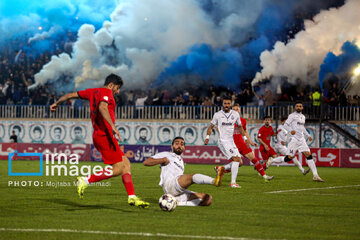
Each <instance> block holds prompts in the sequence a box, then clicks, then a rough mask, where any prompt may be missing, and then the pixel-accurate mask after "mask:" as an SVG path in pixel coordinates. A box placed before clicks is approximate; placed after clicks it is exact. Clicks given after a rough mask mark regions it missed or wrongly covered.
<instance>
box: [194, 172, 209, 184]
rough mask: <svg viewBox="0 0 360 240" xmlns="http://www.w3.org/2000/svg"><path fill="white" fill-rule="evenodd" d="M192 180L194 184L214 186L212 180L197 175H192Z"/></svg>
mask: <svg viewBox="0 0 360 240" xmlns="http://www.w3.org/2000/svg"><path fill="white" fill-rule="evenodd" d="M192 180H193V182H194V183H196V184H214V178H212V177H209V176H206V175H203V174H199V173H197V174H194V175H193V177H192Z"/></svg>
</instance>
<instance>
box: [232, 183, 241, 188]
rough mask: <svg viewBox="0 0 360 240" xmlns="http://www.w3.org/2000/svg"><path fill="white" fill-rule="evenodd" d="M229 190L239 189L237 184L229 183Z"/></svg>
mask: <svg viewBox="0 0 360 240" xmlns="http://www.w3.org/2000/svg"><path fill="white" fill-rule="evenodd" d="M230 187H231V188H241V186H239V185H238V184H237V183H230Z"/></svg>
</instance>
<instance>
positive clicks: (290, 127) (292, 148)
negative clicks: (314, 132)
mask: <svg viewBox="0 0 360 240" xmlns="http://www.w3.org/2000/svg"><path fill="white" fill-rule="evenodd" d="M303 108H304V107H303V104H302V102H300V101H298V102H296V103H295V112H293V113H291V114H290V115H289V117H288V119H287V120H286V122H285V124H284V128H285V129H286V130H287V131H288V132H290V141H289V144H288V153H287V156H286V157H285V160H284V161H285V162H288V161H290V160H292V159H293V158H294V157H295V154H296V152H297V151H299V152H301V153H302V154H304V156H305V157H306V163H307V164H308V166H309V168H310V169H311V171H312V173H313V176H314V177H313V180H314V181H316V182H324V181H323V180H322V179H321V178H320V176H319V174H318V172H317V169H316V165H315V162H314V160H313V157H312V155H311V153H310V148H309V146H308V145H307V143H306V139H305V138H307V139H309V141H312V137H311V136H310V134H309V133H308V132H307V131H306V129H305V116H304V115H303V114H302V110H303Z"/></svg>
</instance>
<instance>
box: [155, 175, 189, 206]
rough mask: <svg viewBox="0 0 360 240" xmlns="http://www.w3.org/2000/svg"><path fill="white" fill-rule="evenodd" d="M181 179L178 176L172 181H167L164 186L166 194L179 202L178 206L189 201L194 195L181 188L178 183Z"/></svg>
mask: <svg viewBox="0 0 360 240" xmlns="http://www.w3.org/2000/svg"><path fill="white" fill-rule="evenodd" d="M179 177H180V176H177V177H174V178H172V179H169V180H166V181H165V182H164V184H163V186H162V187H163V190H164V193H166V194H171V195H173V196H174V197H175V198H176V200H177V201H178V204H180V203H182V202H186V201H187V200H188V199H189V197H190V195H191V194H192V193H194V192H192V191H189V190H187V189H185V188H182V187H181V186H180V184H179V181H178V178H179Z"/></svg>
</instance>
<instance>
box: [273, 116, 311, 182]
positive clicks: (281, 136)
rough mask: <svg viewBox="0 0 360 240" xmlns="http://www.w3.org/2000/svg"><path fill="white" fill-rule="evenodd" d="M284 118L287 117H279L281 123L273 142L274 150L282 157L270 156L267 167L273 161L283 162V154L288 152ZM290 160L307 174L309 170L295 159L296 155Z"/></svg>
mask: <svg viewBox="0 0 360 240" xmlns="http://www.w3.org/2000/svg"><path fill="white" fill-rule="evenodd" d="M286 119H287V117H282V118H281V125H280V126H279V127H278V130H277V134H276V138H277V142H276V144H275V151H276V152H277V153H278V154H279V155H282V157H277V158H274V159H272V158H270V159H269V160H268V161H267V163H266V167H267V168H268V167H269V166H270V165H271V164H272V163H274V162H277V163H281V162H285V156H286V155H287V154H288V148H287V147H286V142H287V136H288V131H286V129H285V127H284V124H285V121H286ZM286 160H287V161H290V159H286ZM292 161H293V162H294V164H295V165H296V166H297V167H298V168H299V170H300V171H301V173H302V174H303V175H306V174H308V173H309V172H310V169H306V170H305V169H304V168H303V167H302V166H301V163H300V162H299V161H298V160H297V159H296V157H294V158H293V159H292Z"/></svg>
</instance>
